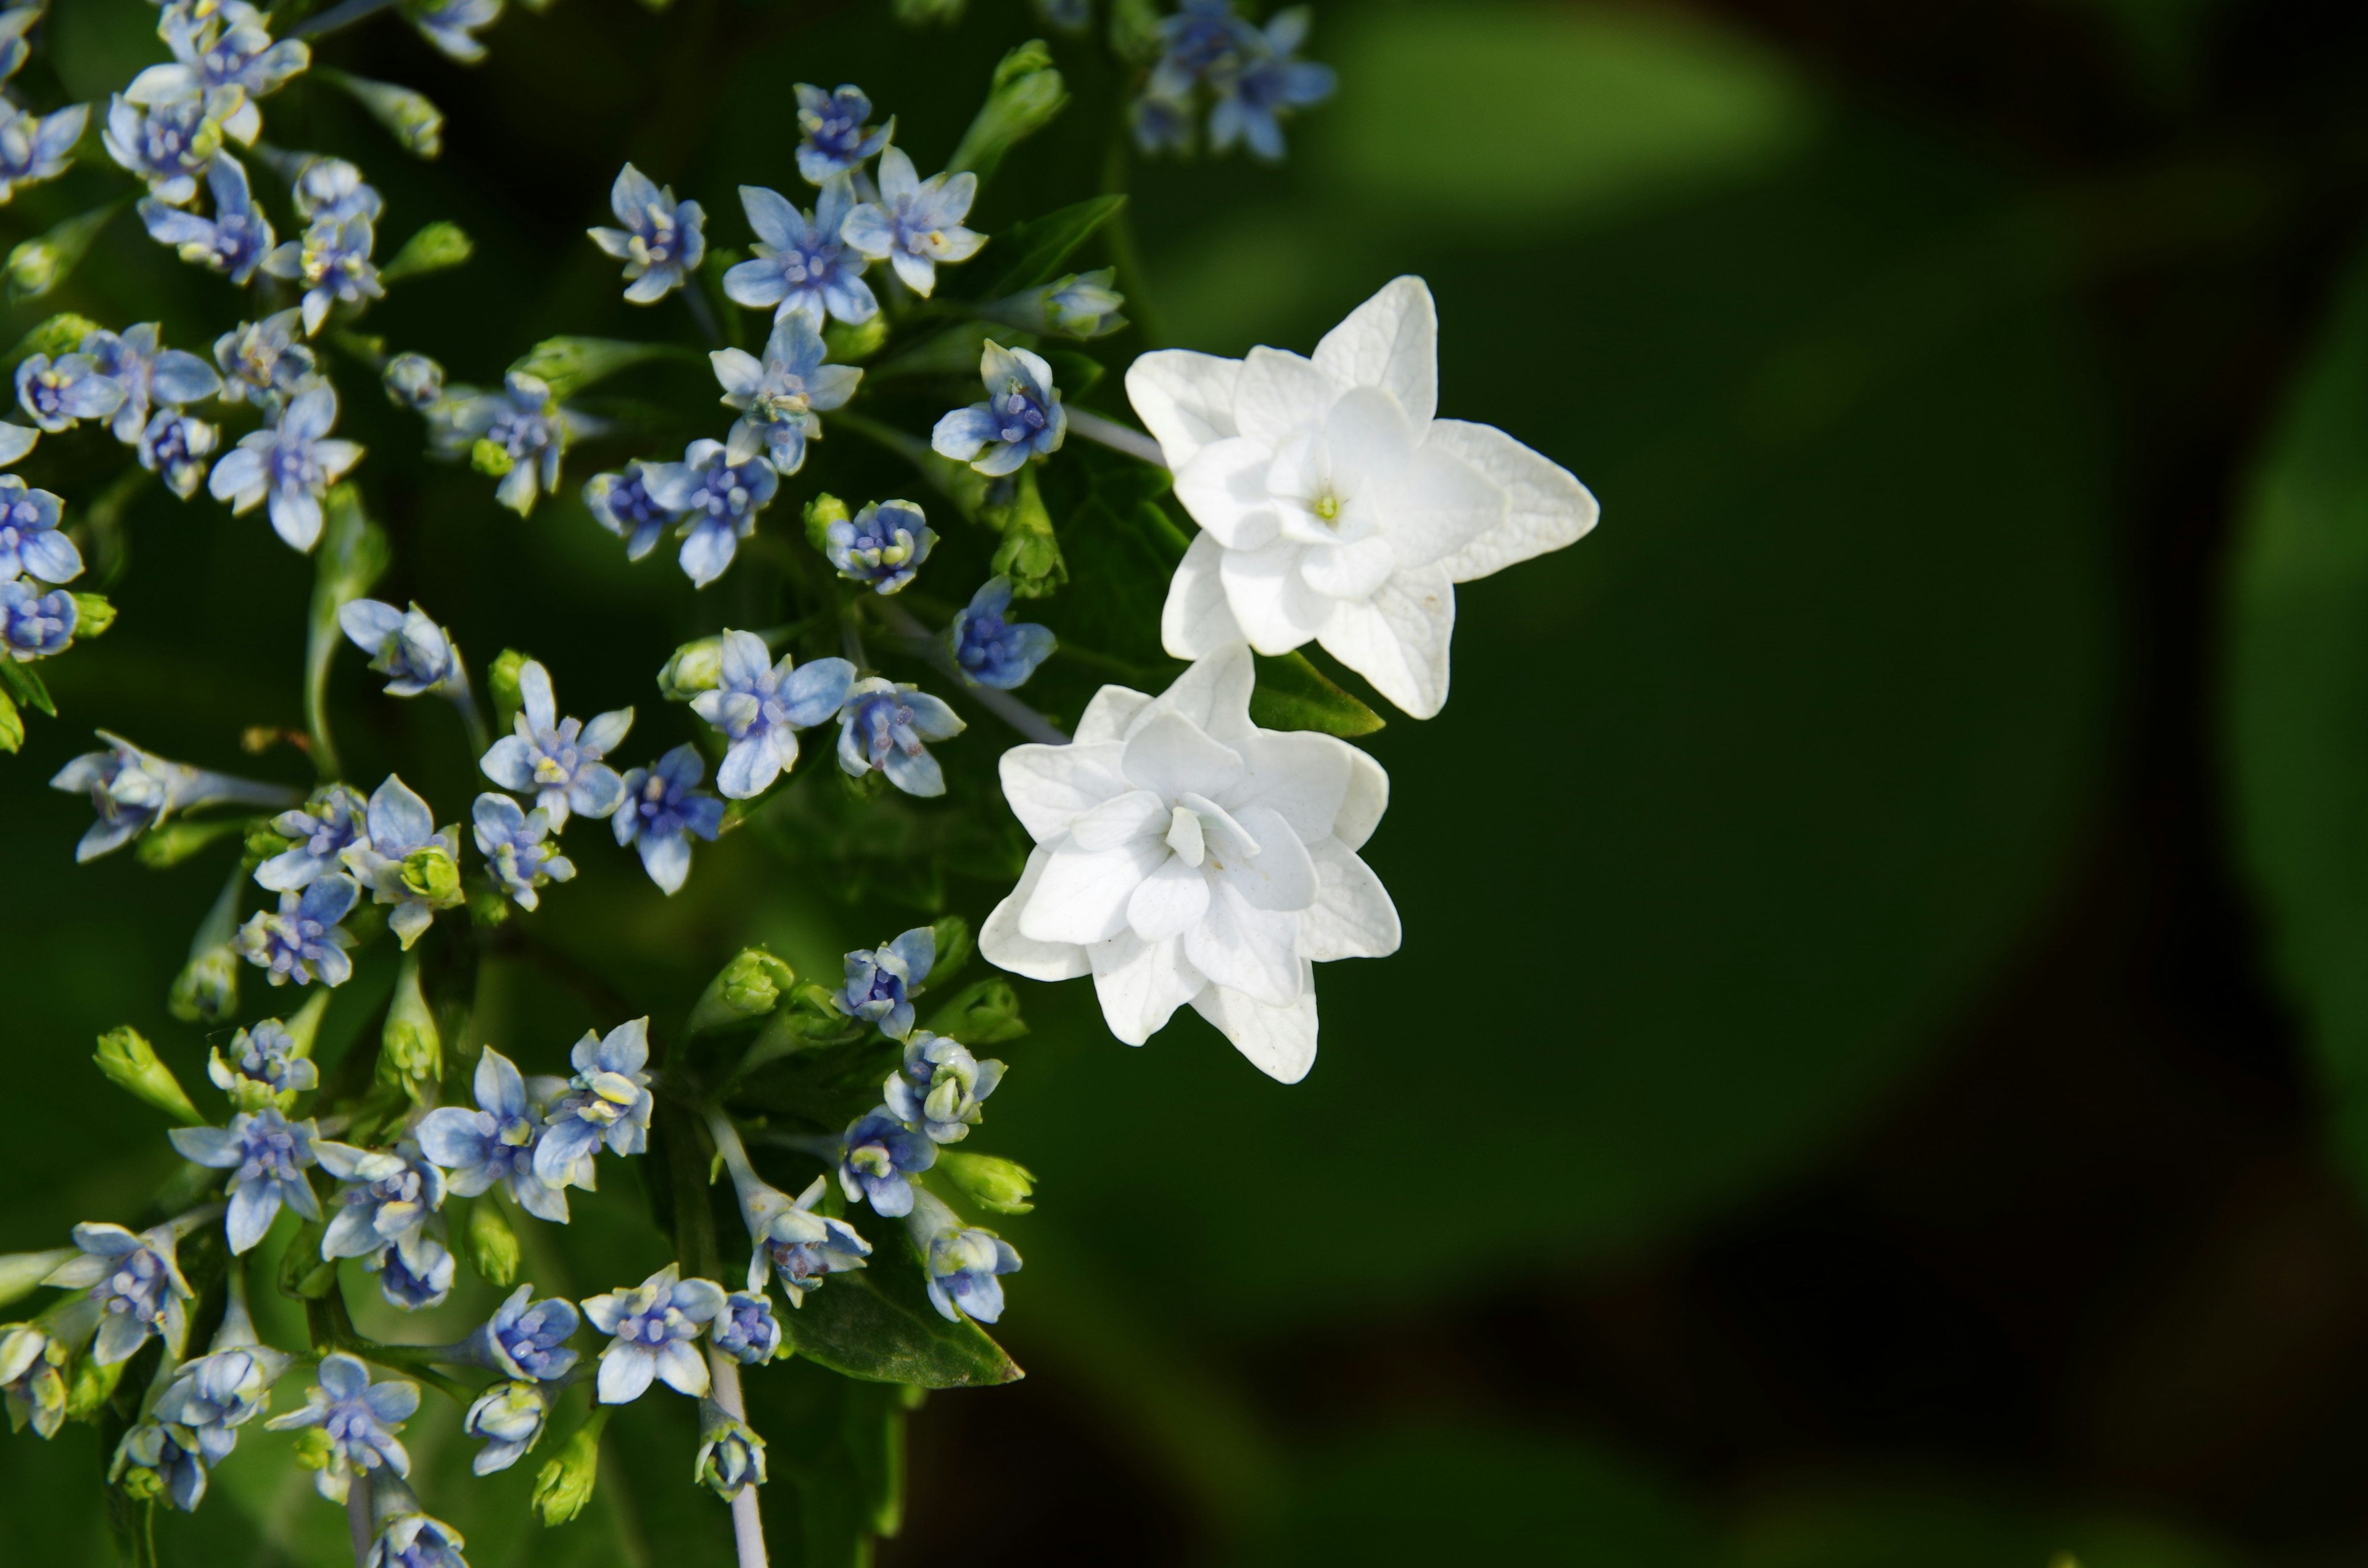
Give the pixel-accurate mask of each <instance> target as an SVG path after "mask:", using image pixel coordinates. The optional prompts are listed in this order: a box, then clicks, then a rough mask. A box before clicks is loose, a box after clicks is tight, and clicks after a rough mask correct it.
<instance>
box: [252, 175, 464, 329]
mask: <svg viewBox="0 0 2368 1568" xmlns="http://www.w3.org/2000/svg"><path fill="white" fill-rule="evenodd" d="M288 194H289V197H290V199H291V200H293V201H294V202H295V204H296V216H298V217H299V218H302V219H303V220H304V222H307V223H312V222H319V221H321V220H323V219H325V220H327V221H328V222H333V223H342V222H345V221H346V220H347V219H348V218H366V219H368V220H370V222H373V223H375V222H378V220H379V214H380V213H381V211H383V210H385V207H386V201H385V199H384V198H382V197H381V196H380V195H379V193H378V191H377V190H376V189H375V188H373V187H371V186H370V184H369V183H368V182H366V181H365V180H363V178H362V172H361V170H359V169H358V168H356V167H355V166H354V165H351V164H349V163H347V162H346V161H345V160H344V159H343V158H321V157H313V158H307V159H305V160H304V166H303V167H302V169H301V170H299V171H298V173H297V176H296V181H295V183H294V184H293V185H292V186H290V187H289V191H288ZM397 358H414V359H416V358H420V356H418V355H416V354H414V355H398V356H397ZM429 363H431V364H432V363H434V361H432V360H431V361H429Z"/></svg>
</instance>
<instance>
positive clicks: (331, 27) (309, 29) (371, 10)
mask: <svg viewBox="0 0 2368 1568" xmlns="http://www.w3.org/2000/svg"><path fill="white" fill-rule="evenodd" d="M394 3H395V0H346V3H345V4H344V5H342V6H330V7H329V8H328V9H327V10H325V11H324V12H322V13H321V14H320V15H319V16H317V17H313V19H312V20H311V21H309V22H306V23H304V24H303V25H302V26H301V27H299V28H297V29H296V30H295V31H294V32H293V33H291V34H290V35H289V36H290V37H291V38H318V37H320V36H321V35H322V34H323V33H330V32H335V31H336V30H337V29H338V28H347V27H351V26H353V25H354V24H355V23H356V22H359V21H360V20H362V19H363V18H364V17H371V16H375V15H377V14H378V13H379V12H381V11H384V10H387V9H389V8H390V7H392V6H393V5H394Z"/></svg>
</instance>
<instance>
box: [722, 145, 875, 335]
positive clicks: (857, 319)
mask: <svg viewBox="0 0 2368 1568" xmlns="http://www.w3.org/2000/svg"><path fill="white" fill-rule="evenodd" d="M740 206H741V209H742V210H744V211H746V213H747V214H748V226H749V227H750V228H751V229H754V230H755V231H756V232H757V243H756V244H753V245H751V246H749V247H748V248H749V250H750V252H751V253H752V255H753V256H754V259H752V260H749V261H744V262H740V263H738V264H736V265H734V267H732V268H731V269H730V270H729V271H727V272H725V273H724V274H723V292H724V294H725V295H726V296H728V297H729V298H730V299H731V300H732V301H734V303H736V304H742V305H746V306H747V307H748V308H749V309H750V310H753V311H761V310H764V309H767V308H768V307H770V308H771V309H772V311H773V319H774V321H776V322H784V321H787V320H789V318H790V317H791V316H793V315H798V316H803V317H805V319H806V323H807V324H808V325H810V326H812V327H813V328H814V330H815V331H816V332H819V331H821V330H822V324H823V320H824V318H825V316H836V317H837V318H838V319H839V320H840V321H843V322H846V323H848V324H850V325H854V324H861V323H864V322H868V321H870V320H871V318H872V317H873V316H876V315H878V314H879V313H880V301H879V300H878V299H877V298H876V297H875V296H874V295H873V294H872V292H871V284H869V283H866V282H865V281H864V280H863V274H864V271H865V269H866V268H868V267H870V266H871V262H870V261H869V260H867V259H866V258H865V257H864V256H863V254H862V253H861V252H860V251H858V250H856V249H855V248H854V247H853V246H851V245H849V244H848V243H847V242H846V241H845V240H843V239H842V238H840V237H839V231H840V230H841V229H843V228H845V227H846V224H847V215H848V213H849V212H851V211H853V210H855V192H854V189H853V188H852V187H851V186H850V185H849V184H848V181H847V180H846V179H845V178H844V177H842V178H838V179H834V180H830V181H828V182H826V183H825V185H824V186H823V187H822V196H821V198H820V199H819V200H818V201H817V202H816V204H815V206H814V212H813V214H812V215H811V216H809V215H806V214H803V213H801V212H800V211H799V210H798V209H797V206H796V204H795V203H793V202H791V200H790V199H789V198H787V197H785V196H783V195H782V194H781V193H780V191H777V190H768V189H767V188H766V187H763V186H760V185H744V186H742V187H740Z"/></svg>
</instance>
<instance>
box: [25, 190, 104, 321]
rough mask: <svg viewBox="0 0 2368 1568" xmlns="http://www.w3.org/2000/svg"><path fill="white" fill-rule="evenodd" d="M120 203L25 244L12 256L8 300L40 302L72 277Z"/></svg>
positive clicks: (57, 228)
mask: <svg viewBox="0 0 2368 1568" xmlns="http://www.w3.org/2000/svg"><path fill="white" fill-rule="evenodd" d="M118 206H119V204H118V203H115V202H109V203H108V204H107V205H106V206H104V207H97V208H93V209H92V210H90V211H88V212H85V213H82V214H80V215H78V216H76V217H73V218H69V219H67V220H66V221H65V222H63V223H60V224H58V225H57V226H56V227H55V228H53V229H51V230H50V231H49V232H48V233H43V234H40V235H37V236H35V237H34V238H32V239H29V240H27V241H25V242H24V243H23V244H20V245H18V246H17V248H16V249H15V250H13V251H10V252H9V253H8V263H7V274H8V298H9V299H10V300H11V301H17V300H38V299H40V297H41V296H42V295H44V294H46V293H48V292H49V291H50V290H52V289H55V288H56V287H57V286H58V285H59V284H61V283H63V282H64V281H65V280H66V278H68V277H70V276H72V274H73V272H74V268H75V267H79V266H81V265H82V258H83V257H84V256H85V255H87V254H88V253H89V251H90V243H91V241H93V240H95V239H97V237H98V232H99V230H101V229H103V228H105V227H107V221H108V219H109V218H112V217H114V216H115V214H116V211H117V210H118Z"/></svg>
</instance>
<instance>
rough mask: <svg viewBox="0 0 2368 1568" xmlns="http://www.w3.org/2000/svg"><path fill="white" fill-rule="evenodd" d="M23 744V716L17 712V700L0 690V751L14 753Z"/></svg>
mask: <svg viewBox="0 0 2368 1568" xmlns="http://www.w3.org/2000/svg"><path fill="white" fill-rule="evenodd" d="M23 744H25V716H24V715H23V714H22V713H19V712H17V700H16V699H14V698H12V697H10V696H9V695H8V694H7V692H6V691H5V690H0V751H4V752H12V753H13V752H14V751H16V750H17V747H19V746H21V745H23Z"/></svg>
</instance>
